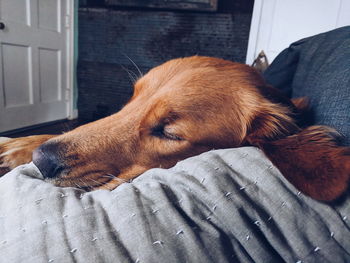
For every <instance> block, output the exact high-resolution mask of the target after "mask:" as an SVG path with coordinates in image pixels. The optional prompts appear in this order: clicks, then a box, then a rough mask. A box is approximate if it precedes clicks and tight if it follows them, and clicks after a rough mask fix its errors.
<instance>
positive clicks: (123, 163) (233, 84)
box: [33, 56, 299, 189]
mask: <svg viewBox="0 0 350 263" xmlns="http://www.w3.org/2000/svg"><path fill="white" fill-rule="evenodd" d="M295 113H296V107H295V106H294V104H293V103H292V102H291V101H290V100H288V99H286V98H284V97H283V96H282V95H281V94H280V93H279V92H278V91H276V90H275V89H273V88H272V87H269V86H268V85H266V83H265V82H264V80H263V78H262V77H261V76H260V74H259V73H258V72H256V71H255V70H254V69H253V68H251V67H249V66H247V65H243V64H239V63H233V62H230V61H225V60H222V59H217V58H209V57H199V56H194V57H189V58H180V59H174V60H171V61H169V62H166V63H164V64H162V65H160V66H158V67H156V68H154V69H152V70H150V71H149V72H148V73H147V74H146V75H145V76H143V77H142V78H140V79H139V80H138V81H137V82H136V83H135V85H134V95H133V97H132V98H131V100H130V101H129V103H128V104H127V105H126V106H125V107H124V108H123V109H122V110H121V111H119V112H118V113H116V114H114V115H111V116H109V117H107V118H104V119H101V120H98V121H96V122H93V123H90V124H87V125H84V126H81V127H79V128H77V129H75V130H73V131H70V132H68V133H65V134H63V135H61V136H58V137H56V138H54V139H52V140H49V141H48V142H47V143H45V144H43V145H42V146H41V147H39V148H38V149H37V150H36V151H35V152H34V155H33V160H34V163H36V164H37V166H38V167H39V169H40V170H41V171H42V173H43V175H44V176H45V177H46V178H47V179H48V180H50V181H52V182H53V183H55V184H56V185H59V186H78V187H81V188H85V189H92V188H99V187H100V188H101V187H102V188H107V189H113V188H115V187H116V186H118V185H119V184H120V183H122V182H124V181H126V180H129V179H132V178H134V177H136V176H138V175H140V174H141V173H142V172H144V171H145V170H147V169H150V168H153V167H164V168H167V167H171V166H173V165H174V164H176V162H178V161H179V160H183V159H185V158H187V157H190V156H194V155H196V154H199V153H202V152H205V151H208V150H210V149H213V148H230V147H238V146H242V145H246V144H253V145H262V142H267V141H274V140H276V139H280V138H284V137H286V136H288V135H291V134H294V133H296V132H298V130H299V128H298V126H297V125H296V124H295V121H294V114H295Z"/></svg>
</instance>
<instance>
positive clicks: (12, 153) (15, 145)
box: [0, 135, 55, 176]
mask: <svg viewBox="0 0 350 263" xmlns="http://www.w3.org/2000/svg"><path fill="white" fill-rule="evenodd" d="M54 136H55V135H34V136H28V137H21V138H14V139H11V138H5V137H0V176H2V175H4V174H5V173H7V172H9V171H10V170H12V169H13V168H15V167H17V166H19V165H21V164H25V163H29V162H31V161H32V153H33V151H34V149H35V148H37V147H38V146H40V145H41V144H43V143H44V142H46V141H47V140H49V139H51V138H52V137H54Z"/></svg>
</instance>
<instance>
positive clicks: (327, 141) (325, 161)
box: [254, 126, 350, 202]
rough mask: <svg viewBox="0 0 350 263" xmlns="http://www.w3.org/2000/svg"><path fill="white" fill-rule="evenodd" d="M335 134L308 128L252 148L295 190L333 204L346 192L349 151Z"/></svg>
mask: <svg viewBox="0 0 350 263" xmlns="http://www.w3.org/2000/svg"><path fill="white" fill-rule="evenodd" d="M337 137H338V134H337V132H336V131H335V130H333V129H331V128H328V127H325V126H311V127H308V128H306V129H304V130H302V131H301V132H299V133H297V134H294V135H291V136H287V137H285V138H282V139H278V140H274V141H262V140H261V141H257V142H255V143H254V144H255V145H256V146H258V147H259V148H260V149H262V150H263V151H264V153H265V154H266V155H267V157H268V158H269V159H270V160H271V161H272V163H273V164H274V165H275V166H276V167H277V168H278V169H279V170H280V171H281V173H282V174H283V176H284V177H286V178H287V179H288V180H289V181H290V182H291V183H292V184H293V185H294V186H295V187H296V188H298V189H299V190H300V191H301V192H303V193H305V194H306V195H309V196H310V197H312V198H314V199H317V200H320V201H327V202H329V201H333V200H335V199H337V198H338V197H340V196H341V195H342V194H343V193H344V192H345V191H346V189H347V187H348V182H349V176H350V148H348V147H340V146H338V143H337Z"/></svg>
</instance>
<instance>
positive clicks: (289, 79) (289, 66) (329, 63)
mask: <svg viewBox="0 0 350 263" xmlns="http://www.w3.org/2000/svg"><path fill="white" fill-rule="evenodd" d="M264 76H265V78H266V80H267V82H269V83H270V84H272V85H273V86H275V87H276V88H278V89H280V90H282V91H283V92H284V93H285V94H287V95H288V96H290V97H293V98H295V97H303V96H307V97H308V98H310V105H311V109H312V110H313V120H312V121H311V123H310V124H323V125H327V126H331V127H333V128H335V129H337V130H338V131H339V132H340V133H342V134H343V135H344V137H345V138H344V140H343V143H344V144H345V145H349V146H350V26H347V27H342V28H338V29H336V30H332V31H329V32H326V33H323V34H319V35H316V36H312V37H309V38H305V39H302V40H299V41H297V42H295V43H293V44H291V45H290V47H289V48H287V49H285V50H284V51H283V52H281V54H279V55H278V57H277V58H276V59H275V60H274V61H273V63H272V64H271V66H270V67H269V68H268V69H267V70H266V72H265V73H264Z"/></svg>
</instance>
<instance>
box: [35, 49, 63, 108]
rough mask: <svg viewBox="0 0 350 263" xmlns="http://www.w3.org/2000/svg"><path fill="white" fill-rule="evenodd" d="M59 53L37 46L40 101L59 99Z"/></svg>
mask: <svg viewBox="0 0 350 263" xmlns="http://www.w3.org/2000/svg"><path fill="white" fill-rule="evenodd" d="M60 64H61V53H60V51H59V50H53V49H45V48H39V75H40V78H39V79H40V101H41V102H52V101H60V100H61V89H62V87H61V67H60Z"/></svg>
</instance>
